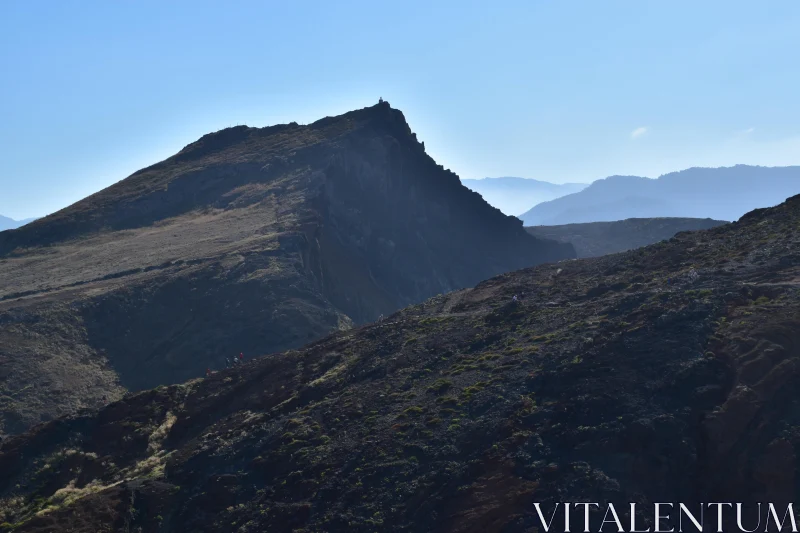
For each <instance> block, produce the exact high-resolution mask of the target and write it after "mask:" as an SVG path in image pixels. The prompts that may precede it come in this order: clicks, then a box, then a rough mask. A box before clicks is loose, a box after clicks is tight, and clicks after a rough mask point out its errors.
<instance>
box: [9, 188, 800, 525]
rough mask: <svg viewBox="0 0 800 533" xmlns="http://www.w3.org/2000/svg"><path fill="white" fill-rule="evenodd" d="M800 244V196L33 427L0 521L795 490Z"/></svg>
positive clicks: (366, 516)
mask: <svg viewBox="0 0 800 533" xmlns="http://www.w3.org/2000/svg"><path fill="white" fill-rule="evenodd" d="M798 246H800V196H798V197H794V198H791V199H789V200H788V201H787V202H785V203H784V204H782V205H780V206H778V207H775V208H772V209H768V210H760V211H757V212H754V213H751V214H749V215H747V216H745V217H743V218H742V219H741V220H740V221H738V222H735V223H732V224H726V225H724V226H720V227H717V228H714V229H711V230H706V231H697V232H688V233H680V234H678V235H677V236H675V237H674V238H672V239H670V240H669V241H667V242H661V243H658V244H655V245H651V246H647V247H645V248H640V249H638V250H634V251H629V252H625V253H621V254H615V255H610V256H605V257H600V258H593V259H585V260H578V261H566V262H562V263H560V264H558V265H542V266H538V267H535V268H529V269H524V270H520V271H517V272H513V273H507V274H504V275H501V276H498V277H495V278H492V279H490V280H487V281H484V282H482V283H479V284H478V285H477V286H475V287H474V288H473V289H465V290H460V291H456V292H454V293H450V294H448V295H445V296H437V297H435V298H432V299H430V300H428V301H426V302H425V303H424V304H421V305H416V306H412V307H409V308H407V309H405V310H403V311H401V312H398V313H395V314H393V315H391V316H389V317H387V318H386V319H385V320H384V321H381V322H377V323H374V324H369V325H365V326H362V327H358V328H356V329H353V330H350V331H346V332H340V333H337V334H334V335H331V336H329V337H327V338H325V339H322V340H320V341H317V342H315V343H313V344H310V345H308V346H306V347H305V348H303V349H301V350H294V351H289V352H286V353H282V354H274V355H271V356H269V357H263V358H258V359H256V360H253V361H249V362H247V363H246V364H245V365H244V366H242V367H238V368H234V369H231V370H224V371H220V372H218V373H214V374H213V375H211V376H209V377H208V378H205V379H195V380H193V381H191V382H188V383H186V384H183V385H173V386H170V387H159V388H157V389H155V390H151V391H146V392H142V393H139V394H136V395H132V396H129V397H127V398H125V399H123V400H121V401H118V402H115V403H112V404H111V405H108V406H106V407H105V408H103V409H102V410H100V411H99V412H97V413H86V414H84V415H82V416H75V417H71V418H63V419H59V420H55V421H51V422H48V423H46V424H42V425H39V426H37V427H36V428H34V429H33V430H31V431H30V432H28V433H26V434H24V435H19V436H14V437H11V438H7V439H6V440H4V441H3V443H2V445H0V473H2V476H0V513H2V515H0V520H5V521H6V522H7V523H8V525H7V526H6V529H11V528H12V526H13V527H14V528H15V529H14V531H47V530H48V529H47V528H48V527H49V528H50V530H73V531H98V530H104V529H105V530H118V529H124V528H128V529H129V530H134V529H135V528H136V527H141V528H142V529H143V530H153V531H231V530H232V529H233V530H240V531H264V530H269V531H292V530H297V529H301V530H306V531H374V530H380V531H459V532H476V533H477V532H484V531H503V532H517V531H518V532H523V531H532V530H533V529H534V528H541V525H540V524H539V521H538V517H537V515H536V512H535V510H534V507H533V503H534V502H539V503H541V504H542V505H543V506H544V508H545V509H552V508H553V505H554V504H555V503H556V502H578V501H583V502H600V503H601V506H602V508H603V509H604V508H605V504H606V503H608V502H611V503H614V504H615V505H616V506H617V509H618V510H621V515H622V516H621V518H622V519H623V521H624V522H625V523H629V517H627V516H625V514H626V513H627V511H628V509H629V504H628V502H637V503H638V507H637V511H638V512H639V513H641V516H638V515H637V523H638V524H640V529H646V528H648V527H650V528H651V531H652V530H653V526H654V524H653V521H652V519H653V514H652V508H653V503H654V502H682V503H685V504H686V505H687V506H689V507H690V508H692V509H695V508H696V505H697V504H698V502H725V501H734V502H737V501H738V502H757V501H770V502H775V503H778V504H779V503H780V502H792V501H796V500H797V496H798V489H800V483H798V478H797V472H796V463H797V456H798V452H800V434H798V432H797V429H796V428H797V427H798V425H799V424H800V421H799V420H797V418H798V413H800V409H798V405H799V404H800V372H798V369H800V352H799V351H798V335H797V332H798V331H800V285H799V284H798V281H799V280H800V252H798ZM514 296H517V298H516V300H515V299H514ZM137 502H142V504H141V506H140V505H139V504H138V503H137ZM602 518H603V516H602V514H601V515H598V514H597V513H592V515H591V520H592V521H593V523H594V525H595V526H597V525H598V523H599V521H600V520H602ZM734 520H735V518H734ZM706 525H707V526H708V523H706ZM726 525H727V526H731V524H726ZM732 527H735V525H733V526H732ZM596 529H597V527H594V526H593V530H596ZM711 529H712V530H716V527H712V528H711ZM706 530H708V529H706ZM725 530H726V531H727V530H729V529H725ZM730 530H731V531H733V530H734V529H732V528H731V529H730ZM573 531H574V529H573Z"/></svg>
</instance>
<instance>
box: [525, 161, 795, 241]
mask: <svg viewBox="0 0 800 533" xmlns="http://www.w3.org/2000/svg"><path fill="white" fill-rule="evenodd" d="M799 192H800V167H753V166H747V165H736V166H734V167H724V168H690V169H688V170H683V171H680V172H673V173H671V174H665V175H663V176H661V177H659V178H658V179H649V178H641V177H637V176H611V177H609V178H605V179H602V180H597V181H595V182H594V183H592V184H591V185H590V186H589V187H587V188H586V189H584V190H582V191H580V192H578V193H574V194H570V195H568V196H563V197H561V198H557V199H555V200H551V201H549V202H544V203H541V204H539V205H536V206H534V207H533V208H532V209H530V210H529V211H527V212H525V213H524V214H522V215H521V216H520V218H521V219H522V220H523V222H524V223H525V225H526V226H541V225H545V226H547V225H559V224H575V223H580V222H606V221H613V220H623V219H626V218H652V217H690V218H707V217H710V218H714V219H717V220H736V219H738V218H739V217H741V216H742V215H743V214H745V213H746V212H748V211H750V210H752V209H755V208H758V207H766V206H772V205H776V204H778V203H780V202H781V201H783V199H784V198H787V197H789V196H792V195H794V194H797V193H799Z"/></svg>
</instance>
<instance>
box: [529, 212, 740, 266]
mask: <svg viewBox="0 0 800 533" xmlns="http://www.w3.org/2000/svg"><path fill="white" fill-rule="evenodd" d="M722 224H727V222H725V221H723V220H712V219H710V218H629V219H627V220H618V221H616V222H589V223H586V224H564V225H563V226H529V227H527V228H525V229H526V230H527V231H528V233H530V234H531V235H535V236H536V237H540V238H543V239H553V240H556V241H559V242H568V243H570V244H572V245H573V246H574V247H575V251H576V252H577V254H578V257H599V256H601V255H607V254H615V253H617V252H624V251H626V250H632V249H634V248H639V247H640V246H647V245H648V244H654V243H656V242H659V241H663V240H665V239H669V238H671V237H673V236H674V235H675V234H676V233H679V232H681V231H695V230H700V229H709V228H715V227H717V226H721V225H722Z"/></svg>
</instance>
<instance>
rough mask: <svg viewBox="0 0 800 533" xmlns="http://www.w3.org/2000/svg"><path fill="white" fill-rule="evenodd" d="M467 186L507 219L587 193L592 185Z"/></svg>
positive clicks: (483, 182) (510, 181) (516, 181)
mask: <svg viewBox="0 0 800 533" xmlns="http://www.w3.org/2000/svg"><path fill="white" fill-rule="evenodd" d="M461 183H463V184H464V186H466V187H468V188H470V189H472V190H473V191H475V192H477V193H478V194H480V195H481V196H483V199H484V200H486V201H487V202H488V203H489V204H491V205H493V206H494V207H496V208H498V209H499V210H500V211H502V212H503V213H505V214H506V215H519V214H520V213H524V212H525V211H526V210H527V209H530V207H531V206H532V205H536V204H538V203H541V202H546V201H548V200H553V199H555V198H559V197H561V196H564V195H566V194H571V193H574V192H578V191H580V190H583V189H585V188H586V187H588V186H589V184H588V183H550V182H547V181H540V180H534V179H528V178H513V177H502V178H483V179H479V180H470V179H463V180H461Z"/></svg>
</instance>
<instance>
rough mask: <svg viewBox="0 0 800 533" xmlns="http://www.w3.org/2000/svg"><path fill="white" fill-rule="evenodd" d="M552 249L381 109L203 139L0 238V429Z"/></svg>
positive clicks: (274, 344)
mask: <svg viewBox="0 0 800 533" xmlns="http://www.w3.org/2000/svg"><path fill="white" fill-rule="evenodd" d="M570 257H574V250H573V248H572V247H571V246H570V245H564V244H561V243H556V242H551V241H545V240H541V239H537V238H534V237H531V236H530V235H528V234H527V233H526V232H525V231H524V229H523V228H522V225H521V223H520V222H519V221H518V220H517V219H515V218H513V217H507V216H504V215H503V214H502V213H500V212H499V211H498V210H496V209H494V208H492V207H490V206H489V205H487V204H486V203H485V202H484V201H483V200H482V199H481V198H480V196H479V195H477V194H476V193H473V192H472V191H469V190H468V189H466V188H465V187H463V186H462V185H461V184H460V182H459V179H458V177H457V176H456V175H455V174H453V173H451V172H449V171H446V170H444V169H443V168H442V167H441V166H439V165H437V164H436V163H435V162H434V161H433V160H432V159H431V158H430V157H429V156H428V155H427V154H425V152H424V149H423V147H422V145H421V143H419V142H417V140H416V138H415V136H414V135H413V134H412V133H411V130H410V128H409V126H408V124H407V123H406V121H405V118H404V117H403V115H402V113H401V112H400V111H398V110H395V109H392V108H391V107H389V105H388V104H385V103H384V104H380V105H377V106H374V107H371V108H366V109H362V110H359V111H354V112H351V113H347V114H345V115H342V116H339V117H330V118H326V119H323V120H320V121H318V122H315V123H313V124H311V125H308V126H299V125H297V124H288V125H281V126H274V127H270V128H262V129H258V128H247V127H243V126H242V127H237V128H231V129H228V130H223V131H220V132H217V133H213V134H209V135H206V136H205V137H203V138H202V139H200V140H199V141H197V142H196V143H193V144H191V145H189V146H187V147H186V148H185V149H184V150H182V151H181V152H180V153H179V154H177V155H176V156H174V157H172V158H170V159H167V160H166V161H163V162H161V163H158V164H156V165H153V166H152V167H149V168H146V169H143V170H141V171H139V172H137V173H135V174H134V175H132V176H131V177H129V178H127V179H125V180H123V181H121V182H119V183H117V184H115V185H113V186H111V187H109V188H107V189H105V190H103V191H100V192H98V193H97V194H94V195H92V196H90V197H88V198H86V199H84V200H82V201H80V202H78V203H76V204H75V205H73V206H70V207H68V208H66V209H64V210H62V211H60V212H58V213H55V214H54V215H51V216H49V217H46V218H44V219H40V220H37V221H35V222H33V223H31V224H29V225H27V226H25V227H23V228H20V229H18V230H15V231H9V232H3V233H2V234H0V397H3V395H5V396H7V397H9V398H13V399H14V401H8V402H5V403H0V431H2V432H8V433H15V432H19V431H22V430H24V429H25V428H27V427H29V426H30V425H31V424H34V423H37V422H40V421H44V420H49V419H51V418H53V417H56V416H60V415H63V414H68V413H74V412H76V411H79V410H81V409H83V408H95V407H98V406H100V405H102V404H103V403H104V402H107V401H111V400H115V399H119V398H120V397H121V396H122V394H123V393H124V391H125V390H141V389H144V388H150V387H154V386H157V385H159V384H166V383H176V382H180V381H185V380H187V379H191V378H194V377H197V376H200V375H203V374H204V373H205V371H206V369H207V368H210V369H212V370H218V369H221V368H224V367H225V365H226V361H225V359H226V358H228V357H233V356H235V355H238V354H239V353H240V352H244V353H245V354H247V355H248V356H252V355H254V354H262V353H270V352H275V351H282V350H286V349H289V348H294V347H299V346H302V345H304V344H306V343H308V342H310V341H312V340H314V339H317V338H320V337H321V336H323V335H326V334H328V333H330V332H332V331H338V330H342V329H347V328H349V327H351V326H352V324H353V323H363V322H366V321H370V320H375V319H377V318H378V316H379V315H381V314H388V313H391V312H394V311H395V310H397V309H399V308H401V307H404V306H407V305H410V304H412V303H417V302H420V301H422V300H424V299H425V298H428V297H431V296H433V295H436V294H439V293H443V292H448V291H451V290H455V289H459V288H463V287H468V286H472V285H474V284H475V283H477V282H479V281H481V280H482V279H486V278H488V277H491V276H494V275H497V274H500V273H502V272H507V271H509V270H514V269H518V268H522V267H525V266H530V265H534V264H538V263H541V262H547V261H557V260H561V259H565V258H570Z"/></svg>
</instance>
